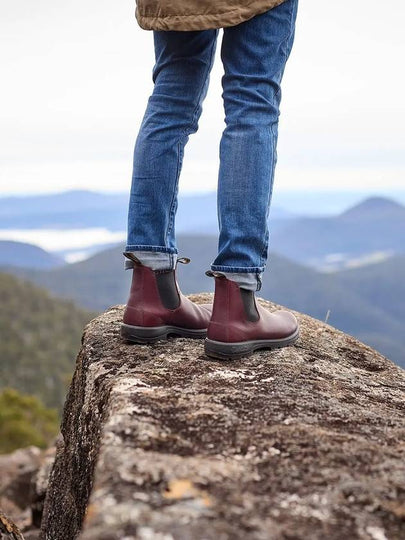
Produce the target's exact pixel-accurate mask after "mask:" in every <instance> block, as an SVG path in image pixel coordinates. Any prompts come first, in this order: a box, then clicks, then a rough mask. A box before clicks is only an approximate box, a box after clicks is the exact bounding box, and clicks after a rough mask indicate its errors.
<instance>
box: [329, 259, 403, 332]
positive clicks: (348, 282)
mask: <svg viewBox="0 0 405 540" xmlns="http://www.w3.org/2000/svg"><path fill="white" fill-rule="evenodd" d="M336 278H337V280H338V282H339V283H340V284H341V285H344V286H345V287H350V288H352V289H355V290H356V292H357V293H358V294H360V295H361V296H362V297H363V298H368V300H369V301H370V302H371V303H372V304H373V306H374V307H376V308H378V309H382V310H384V311H385V312H386V313H389V314H390V315H391V316H392V317H395V318H396V319H397V320H398V321H399V322H401V324H403V322H404V321H405V255H398V256H396V257H391V258H390V259H388V260H386V261H383V262H381V263H378V264H369V265H367V266H363V267H361V268H354V269H352V270H345V271H342V272H339V273H337V274H336Z"/></svg>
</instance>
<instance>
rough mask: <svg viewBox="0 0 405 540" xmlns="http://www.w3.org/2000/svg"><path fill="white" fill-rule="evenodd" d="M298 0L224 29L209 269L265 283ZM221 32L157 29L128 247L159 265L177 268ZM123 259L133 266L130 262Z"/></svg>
mask: <svg viewBox="0 0 405 540" xmlns="http://www.w3.org/2000/svg"><path fill="white" fill-rule="evenodd" d="M297 8H298V0H286V1H285V2H284V3H282V4H280V5H279V6H277V7H275V8H273V9H271V10H269V11H267V12H265V13H263V14H259V15H256V16H255V17H253V18H252V19H250V20H248V21H245V22H243V23H241V24H238V25H236V26H232V27H227V28H224V29H223V39H222V43H221V60H222V63H223V66H224V75H223V77H222V88H223V93H222V97H223V101H224V109H225V123H226V127H225V129H224V131H223V134H222V138H221V141H220V149H219V157H220V166H219V175H218V199H217V202H218V206H217V209H218V222H219V242H218V254H217V256H216V258H215V260H214V261H213V262H212V264H211V270H212V271H216V272H221V273H224V274H225V275H226V276H227V277H228V278H231V279H234V280H235V281H238V282H239V284H240V285H243V286H244V287H245V288H250V289H253V290H259V289H260V287H261V282H262V273H263V271H264V269H265V267H266V261H267V253H268V243H269V230H268V216H269V209H270V201H271V195H272V189H273V178H274V169H275V165H276V160H277V153H276V145H277V136H278V118H279V114H280V112H279V106H280V100H281V88H280V84H281V80H282V76H283V72H284V68H285V65H286V61H287V59H288V57H289V55H290V52H291V48H292V44H293V40H294V31H295V20H296V15H297ZM218 32H219V30H218V29H210V30H200V31H188V32H182V31H153V38H154V47H155V65H154V67H153V71H152V79H153V82H154V89H153V92H152V95H151V96H150V97H149V99H148V103H147V108H146V111H145V114H144V117H143V120H142V123H141V127H140V130H139V133H138V136H137V139H136V143H135V151H134V163H133V176H132V186H131V194H130V201H129V211H128V237H127V245H126V247H125V250H126V251H131V252H133V253H134V254H135V255H136V256H137V257H138V258H139V259H140V260H141V261H142V262H143V263H144V264H147V265H149V266H150V267H152V268H153V269H164V268H168V269H169V268H174V267H175V264H176V260H177V254H178V250H177V246H176V238H175V215H176V210H177V194H178V181H179V175H180V172H181V168H182V162H183V155H184V148H185V145H186V143H187V141H188V138H189V135H190V134H192V133H195V132H196V131H197V129H198V121H199V118H200V115H201V112H202V104H203V101H204V98H205V96H206V94H207V90H208V85H209V78H210V72H211V68H212V65H213V60H214V55H215V49H216V43H217V37H218ZM132 266H133V263H132V261H130V260H128V259H126V260H125V268H132Z"/></svg>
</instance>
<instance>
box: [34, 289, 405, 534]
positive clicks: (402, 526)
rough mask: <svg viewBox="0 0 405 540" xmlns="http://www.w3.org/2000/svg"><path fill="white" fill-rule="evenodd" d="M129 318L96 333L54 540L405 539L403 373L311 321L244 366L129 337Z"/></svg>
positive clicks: (89, 333) (55, 501)
mask: <svg viewBox="0 0 405 540" xmlns="http://www.w3.org/2000/svg"><path fill="white" fill-rule="evenodd" d="M209 296H210V295H199V296H192V297H191V298H192V299H193V300H195V301H200V302H204V301H207V300H209ZM260 302H261V303H262V305H264V306H266V307H268V308H269V309H270V310H273V309H275V308H276V307H278V306H275V305H274V304H271V303H270V302H265V301H261V300H260ZM122 315H123V306H114V307H112V308H111V309H110V310H108V311H107V312H106V313H104V314H103V315H101V316H99V317H97V318H96V319H93V320H92V321H91V322H90V323H89V324H88V325H87V326H86V328H85V332H84V335H83V341H82V349H81V351H80V353H79V355H78V359H77V366H76V372H75V375H74V378H73V382H72V386H71V388H70V392H69V394H68V398H67V401H66V405H65V410H64V418H63V423H62V435H63V441H62V442H61V444H60V445H59V447H58V450H57V458H56V462H55V466H54V468H53V471H52V473H51V480H50V487H49V489H48V494H47V499H46V505H45V512H44V520H43V524H42V538H46V539H47V540H59V539H60V540H69V539H73V538H76V537H77V536H78V535H79V531H80V529H81V528H82V532H81V534H80V539H82V540H113V539H117V540H118V539H121V540H131V539H140V540H150V539H154V540H173V539H174V540H190V539H193V540H194V539H196V540H198V539H201V540H202V539H204V540H214V539H215V540H228V539H246V538H249V539H255V540H256V539H257V540H262V539H263V540H264V539H266V540H267V539H269V540H272V539H297V540H299V539H305V540H307V539H309V538H310V539H311V540H313V539H321V538H322V539H324V538H328V539H329V540H334V539H336V540H341V539H342V538H348V539H350V540H352V539H367V540H384V539H387V540H390V539H400V538H405V460H404V458H405V444H404V440H405V437H404V436H405V415H404V409H405V402H404V396H405V372H404V371H403V370H401V369H400V368H398V367H396V366H395V365H394V364H392V363H391V362H390V361H388V360H387V359H385V358H384V357H382V356H381V355H380V354H378V353H376V352H375V351H373V350H372V349H370V348H369V347H367V346H365V345H363V344H361V343H359V342H358V341H356V340H355V339H354V338H352V337H350V336H348V335H345V334H343V333H341V332H339V331H337V330H335V329H334V328H332V327H330V326H328V325H326V324H323V323H321V322H319V321H317V320H315V319H312V318H310V317H307V316H304V315H301V314H297V316H298V317H299V320H300V324H301V337H300V339H299V341H298V342H297V344H296V345H295V346H293V347H288V348H285V349H279V350H275V351H261V352H256V353H255V354H254V355H253V356H251V357H249V358H247V359H242V360H239V361H236V362H220V361H215V360H212V359H208V358H207V357H206V356H205V355H204V350H203V341H193V340H188V339H171V340H170V341H169V342H158V343H157V344H154V345H135V344H128V343H123V342H121V339H120V337H119V325H120V322H121V319H122ZM89 496H90V501H89V505H88V508H87V511H86V505H87V503H88V497H89ZM85 514H86V515H85ZM83 518H85V519H84V525H83V527H82V520H83Z"/></svg>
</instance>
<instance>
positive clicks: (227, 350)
mask: <svg viewBox="0 0 405 540" xmlns="http://www.w3.org/2000/svg"><path fill="white" fill-rule="evenodd" d="M299 335H300V331H299V328H297V330H296V331H295V332H294V334H291V336H287V337H286V338H283V339H255V340H251V341H240V342H236V343H226V342H225V341H214V340H212V339H208V338H206V340H205V342H204V350H205V354H206V355H207V356H211V357H212V358H218V359H219V360H238V359H239V358H243V357H246V356H250V355H251V354H252V353H253V352H254V351H256V350H258V349H278V348H281V347H287V346H288V345H291V344H292V343H294V342H295V341H297V339H298V338H299Z"/></svg>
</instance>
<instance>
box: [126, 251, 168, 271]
mask: <svg viewBox="0 0 405 540" xmlns="http://www.w3.org/2000/svg"><path fill="white" fill-rule="evenodd" d="M127 251H129V250H127ZM130 252H131V253H133V254H134V255H135V257H136V258H137V259H139V261H140V262H141V263H142V264H143V265H144V266H147V267H149V268H151V269H152V270H173V269H174V268H175V267H176V262H177V253H164V252H162V251H149V250H131V251H130ZM134 266H135V263H134V262H133V261H131V260H130V259H127V258H125V261H124V269H125V270H128V269H130V268H134Z"/></svg>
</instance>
